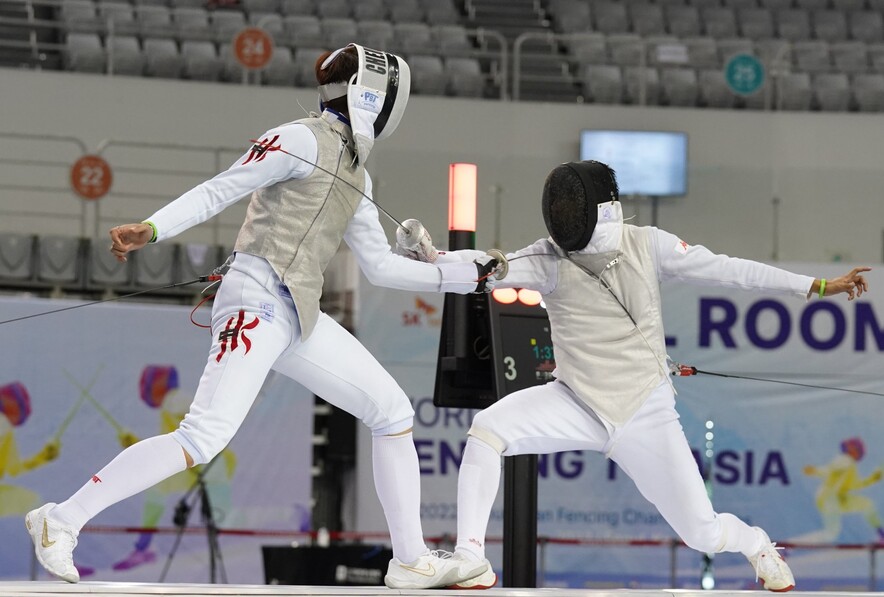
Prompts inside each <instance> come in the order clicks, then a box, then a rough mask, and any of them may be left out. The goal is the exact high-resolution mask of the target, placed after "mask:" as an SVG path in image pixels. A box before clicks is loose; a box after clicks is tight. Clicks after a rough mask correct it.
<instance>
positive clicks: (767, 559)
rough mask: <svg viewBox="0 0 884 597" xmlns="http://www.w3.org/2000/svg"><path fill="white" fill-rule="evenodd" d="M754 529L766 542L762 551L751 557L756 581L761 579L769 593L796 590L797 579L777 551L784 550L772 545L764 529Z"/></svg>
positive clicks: (774, 544)
mask: <svg viewBox="0 0 884 597" xmlns="http://www.w3.org/2000/svg"><path fill="white" fill-rule="evenodd" d="M754 528H756V529H758V531H759V532H760V533H761V534H762V535H763V540H764V543H763V544H762V546H761V549H759V550H758V552H757V553H756V554H755V555H753V556H749V563H750V564H752V567H753V568H755V578H756V580H758V579H761V580H762V581H763V582H764V588H765V589H767V590H768V591H775V592H777V593H784V592H786V591H791V590H792V589H794V588H795V577H793V576H792V571H791V570H789V565H788V564H787V563H786V560H784V559H783V556H781V555H780V554H779V553H778V552H777V549H783V548H782V547H779V548H778V547H777V544H776V543H771V541H770V537H768V536H767V533H765V532H764V531H763V530H762V529H760V528H758V527H754Z"/></svg>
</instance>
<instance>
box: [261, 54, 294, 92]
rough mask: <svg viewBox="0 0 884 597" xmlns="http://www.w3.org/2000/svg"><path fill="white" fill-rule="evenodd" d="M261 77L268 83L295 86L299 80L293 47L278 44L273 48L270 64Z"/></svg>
mask: <svg viewBox="0 0 884 597" xmlns="http://www.w3.org/2000/svg"><path fill="white" fill-rule="evenodd" d="M261 78H262V80H263V81H264V83H265V84H267V85H276V86H280V87H293V86H294V85H295V83H296V82H297V80H298V71H297V69H296V68H295V63H294V58H293V56H292V50H291V48H288V47H286V46H277V47H276V48H274V49H273V56H272V57H271V58H270V64H268V65H267V67H266V68H265V69H264V70H263V71H262V72H261Z"/></svg>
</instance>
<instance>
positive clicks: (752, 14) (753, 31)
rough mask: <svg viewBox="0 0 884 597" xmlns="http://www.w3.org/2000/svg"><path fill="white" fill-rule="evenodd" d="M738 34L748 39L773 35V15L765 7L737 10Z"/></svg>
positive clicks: (765, 37)
mask: <svg viewBox="0 0 884 597" xmlns="http://www.w3.org/2000/svg"><path fill="white" fill-rule="evenodd" d="M737 18H738V20H739V22H740V34H741V35H742V36H743V37H748V38H750V39H767V38H769V37H773V36H774V21H773V15H772V14H771V12H770V11H769V10H767V9H766V8H743V9H740V10H739V11H738V12H737Z"/></svg>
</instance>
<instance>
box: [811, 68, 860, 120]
mask: <svg viewBox="0 0 884 597" xmlns="http://www.w3.org/2000/svg"><path fill="white" fill-rule="evenodd" d="M811 82H812V83H813V91H814V94H815V95H816V100H817V104H818V105H819V107H820V110H825V111H827V112H846V111H847V110H848V109H849V108H850V82H849V81H848V79H847V75H846V74H844V73H818V74H815V75H813V77H812V78H811Z"/></svg>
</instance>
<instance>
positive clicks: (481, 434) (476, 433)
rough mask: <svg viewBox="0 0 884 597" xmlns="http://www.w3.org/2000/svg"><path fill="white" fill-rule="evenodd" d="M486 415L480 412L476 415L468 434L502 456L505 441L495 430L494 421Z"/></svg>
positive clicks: (505, 444)
mask: <svg viewBox="0 0 884 597" xmlns="http://www.w3.org/2000/svg"><path fill="white" fill-rule="evenodd" d="M486 413H487V411H482V412H480V413H478V414H477V415H476V417H475V418H474V419H473V424H472V426H471V427H470V430H469V432H468V433H469V435H470V436H471V437H475V438H476V439H480V440H482V441H483V442H485V443H486V444H488V445H489V446H491V447H492V448H493V449H494V450H495V451H496V452H497V453H498V454H503V453H504V452H505V451H506V449H507V441H506V440H505V439H504V438H503V437H502V436H501V434H500V433H498V432H497V430H496V429H495V428H496V425H495V424H494V419H493V418H492V417H489V416H487V414H486Z"/></svg>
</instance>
